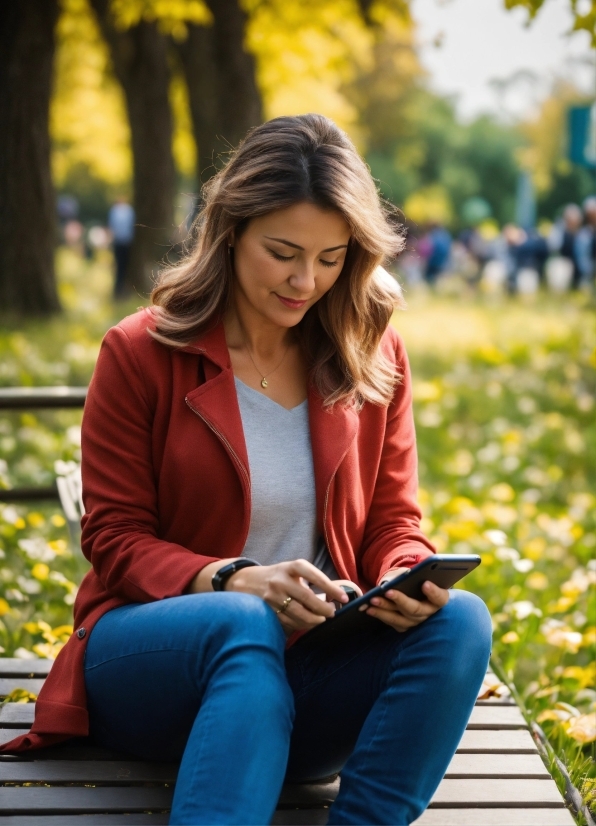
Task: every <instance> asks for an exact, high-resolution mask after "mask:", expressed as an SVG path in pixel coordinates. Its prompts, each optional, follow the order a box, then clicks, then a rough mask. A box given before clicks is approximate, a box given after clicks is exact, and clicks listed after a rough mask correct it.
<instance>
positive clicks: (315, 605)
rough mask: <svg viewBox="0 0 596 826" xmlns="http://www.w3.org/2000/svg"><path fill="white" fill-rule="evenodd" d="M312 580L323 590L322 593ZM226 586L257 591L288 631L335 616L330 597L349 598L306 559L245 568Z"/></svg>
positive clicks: (336, 599)
mask: <svg viewBox="0 0 596 826" xmlns="http://www.w3.org/2000/svg"><path fill="white" fill-rule="evenodd" d="M341 581H342V582H343V580H341ZM309 584H310V585H313V586H314V587H315V588H318V589H319V590H320V591H322V592H323V594H322V595H321V597H318V596H317V595H316V594H315V593H314V592H313V591H312V590H311V588H310V587H309ZM350 585H353V584H352V583H350ZM225 590H226V591H240V592H242V593H245V594H255V595H256V596H259V597H261V599H264V600H265V602H266V603H267V604H268V605H270V606H271V608H273V610H274V611H275V612H276V614H277V616H278V618H279V621H280V622H281V624H282V626H283V628H284V630H285V631H286V632H287V633H292V632H293V631H298V630H303V629H305V628H313V627H314V626H315V625H320V624H321V623H322V622H325V620H326V619H327V618H328V617H332V616H333V614H334V613H335V607H334V606H333V605H332V604H331V601H333V600H334V601H336V602H341V603H346V602H348V596H347V594H346V593H345V591H343V590H342V589H341V588H340V586H339V584H338V582H336V581H332V580H330V579H329V577H327V576H325V574H324V573H323V572H322V571H319V569H318V568H316V567H315V566H314V565H313V564H312V563H311V562H307V560H306V559H296V560H293V561H292V562H279V563H278V564H277V565H259V566H254V567H252V568H242V569H241V570H240V571H237V572H236V573H235V574H233V575H232V576H231V577H230V578H229V579H228V581H227V582H226V588H225ZM289 597H291V599H289ZM325 599H326V600H328V601H325ZM284 606H286V607H284Z"/></svg>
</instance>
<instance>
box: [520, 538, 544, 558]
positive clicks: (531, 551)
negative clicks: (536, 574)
mask: <svg viewBox="0 0 596 826" xmlns="http://www.w3.org/2000/svg"><path fill="white" fill-rule="evenodd" d="M545 550H546V539H545V538H544V537H543V536H535V537H534V538H533V539H530V540H529V541H528V542H526V543H525V545H524V546H523V548H522V551H523V554H524V556H527V557H528V559H532V560H533V561H534V562H537V561H538V560H539V559H540V557H541V556H542V554H543V553H544V551H545Z"/></svg>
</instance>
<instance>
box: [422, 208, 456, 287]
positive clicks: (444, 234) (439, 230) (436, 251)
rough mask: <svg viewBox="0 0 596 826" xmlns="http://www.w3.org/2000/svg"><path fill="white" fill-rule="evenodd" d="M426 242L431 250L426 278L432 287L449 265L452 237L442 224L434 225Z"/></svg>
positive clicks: (429, 251) (425, 273)
mask: <svg viewBox="0 0 596 826" xmlns="http://www.w3.org/2000/svg"><path fill="white" fill-rule="evenodd" d="M426 242H427V244H428V247H429V250H428V257H427V260H426V268H425V271H424V278H425V280H426V283H427V284H430V285H431V286H432V285H434V284H435V282H436V280H437V278H438V277H439V275H440V274H441V273H442V272H444V271H445V270H446V269H447V266H448V264H449V256H450V254H451V235H450V233H449V232H448V231H447V230H446V229H445V227H443V226H441V224H438V223H433V224H431V225H430V229H429V231H428V233H427V235H426Z"/></svg>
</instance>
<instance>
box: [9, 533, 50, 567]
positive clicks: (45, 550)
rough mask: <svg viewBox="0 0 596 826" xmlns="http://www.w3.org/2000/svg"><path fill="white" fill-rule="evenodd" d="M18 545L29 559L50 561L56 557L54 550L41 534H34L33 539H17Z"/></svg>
mask: <svg viewBox="0 0 596 826" xmlns="http://www.w3.org/2000/svg"><path fill="white" fill-rule="evenodd" d="M18 545H19V548H20V549H21V550H22V551H25V553H26V554H27V556H28V557H29V559H37V560H39V561H40V562H51V561H52V560H53V559H55V558H56V554H55V553H54V551H53V550H52V549H51V548H50V547H49V546H48V544H47V542H46V541H45V539H42V538H41V536H36V537H35V538H34V539H19V542H18Z"/></svg>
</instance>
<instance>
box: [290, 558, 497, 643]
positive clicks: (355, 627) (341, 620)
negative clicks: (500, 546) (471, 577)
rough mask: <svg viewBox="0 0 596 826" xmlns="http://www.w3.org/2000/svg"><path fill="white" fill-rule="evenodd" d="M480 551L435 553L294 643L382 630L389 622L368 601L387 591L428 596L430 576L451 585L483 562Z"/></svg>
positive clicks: (418, 597) (317, 641) (439, 582)
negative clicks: (376, 614) (426, 586)
mask: <svg viewBox="0 0 596 826" xmlns="http://www.w3.org/2000/svg"><path fill="white" fill-rule="evenodd" d="M480 561H481V560H480V557H479V556H477V555H476V554H469V555H468V554H435V555H434V556H431V557H428V559H424V560H423V561H422V562H420V563H419V564H418V565H415V566H414V567H413V568H411V569H410V570H409V571H406V572H405V573H403V574H400V575H399V576H397V577H395V578H394V579H391V580H389V581H388V582H385V583H383V585H378V586H377V587H376V588H372V589H371V590H370V591H367V593H366V594H364V596H362V597H358V598H357V599H355V600H352V602H350V603H348V604H347V605H345V606H342V607H341V608H339V609H338V610H337V611H336V613H335V615H334V616H333V617H330V618H329V619H328V620H326V621H325V622H323V623H321V624H320V625H317V626H316V627H315V628H313V629H312V630H310V631H308V632H307V633H306V634H303V636H302V637H300V638H299V639H298V640H297V641H296V642H295V643H294V644H295V645H299V646H301V647H302V646H309V645H321V644H323V643H324V644H327V643H328V642H331V641H333V640H334V639H336V638H337V637H339V636H342V637H343V636H344V635H346V634H351V633H359V632H361V631H364V630H366V629H371V630H374V629H375V628H377V629H379V630H381V629H383V628H386V627H387V626H386V625H385V624H384V623H382V622H381V621H380V620H378V619H376V618H375V617H371V616H369V615H368V614H367V613H366V612H365V611H364V610H360V608H362V606H364V605H368V604H369V603H370V600H371V599H372V598H373V597H378V596H382V595H383V594H384V593H385V592H386V591H391V590H394V591H395V590H397V591H401V592H402V593H404V594H406V596H409V597H412V598H413V599H419V600H424V599H425V597H424V594H423V592H422V584H423V583H424V582H426V581H427V580H430V581H431V582H434V583H435V584H436V585H438V586H439V587H441V588H451V586H452V585H455V583H456V582H458V581H459V580H460V579H463V577H465V576H466V574H469V573H470V571H473V570H474V568H476V567H478V565H480Z"/></svg>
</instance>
